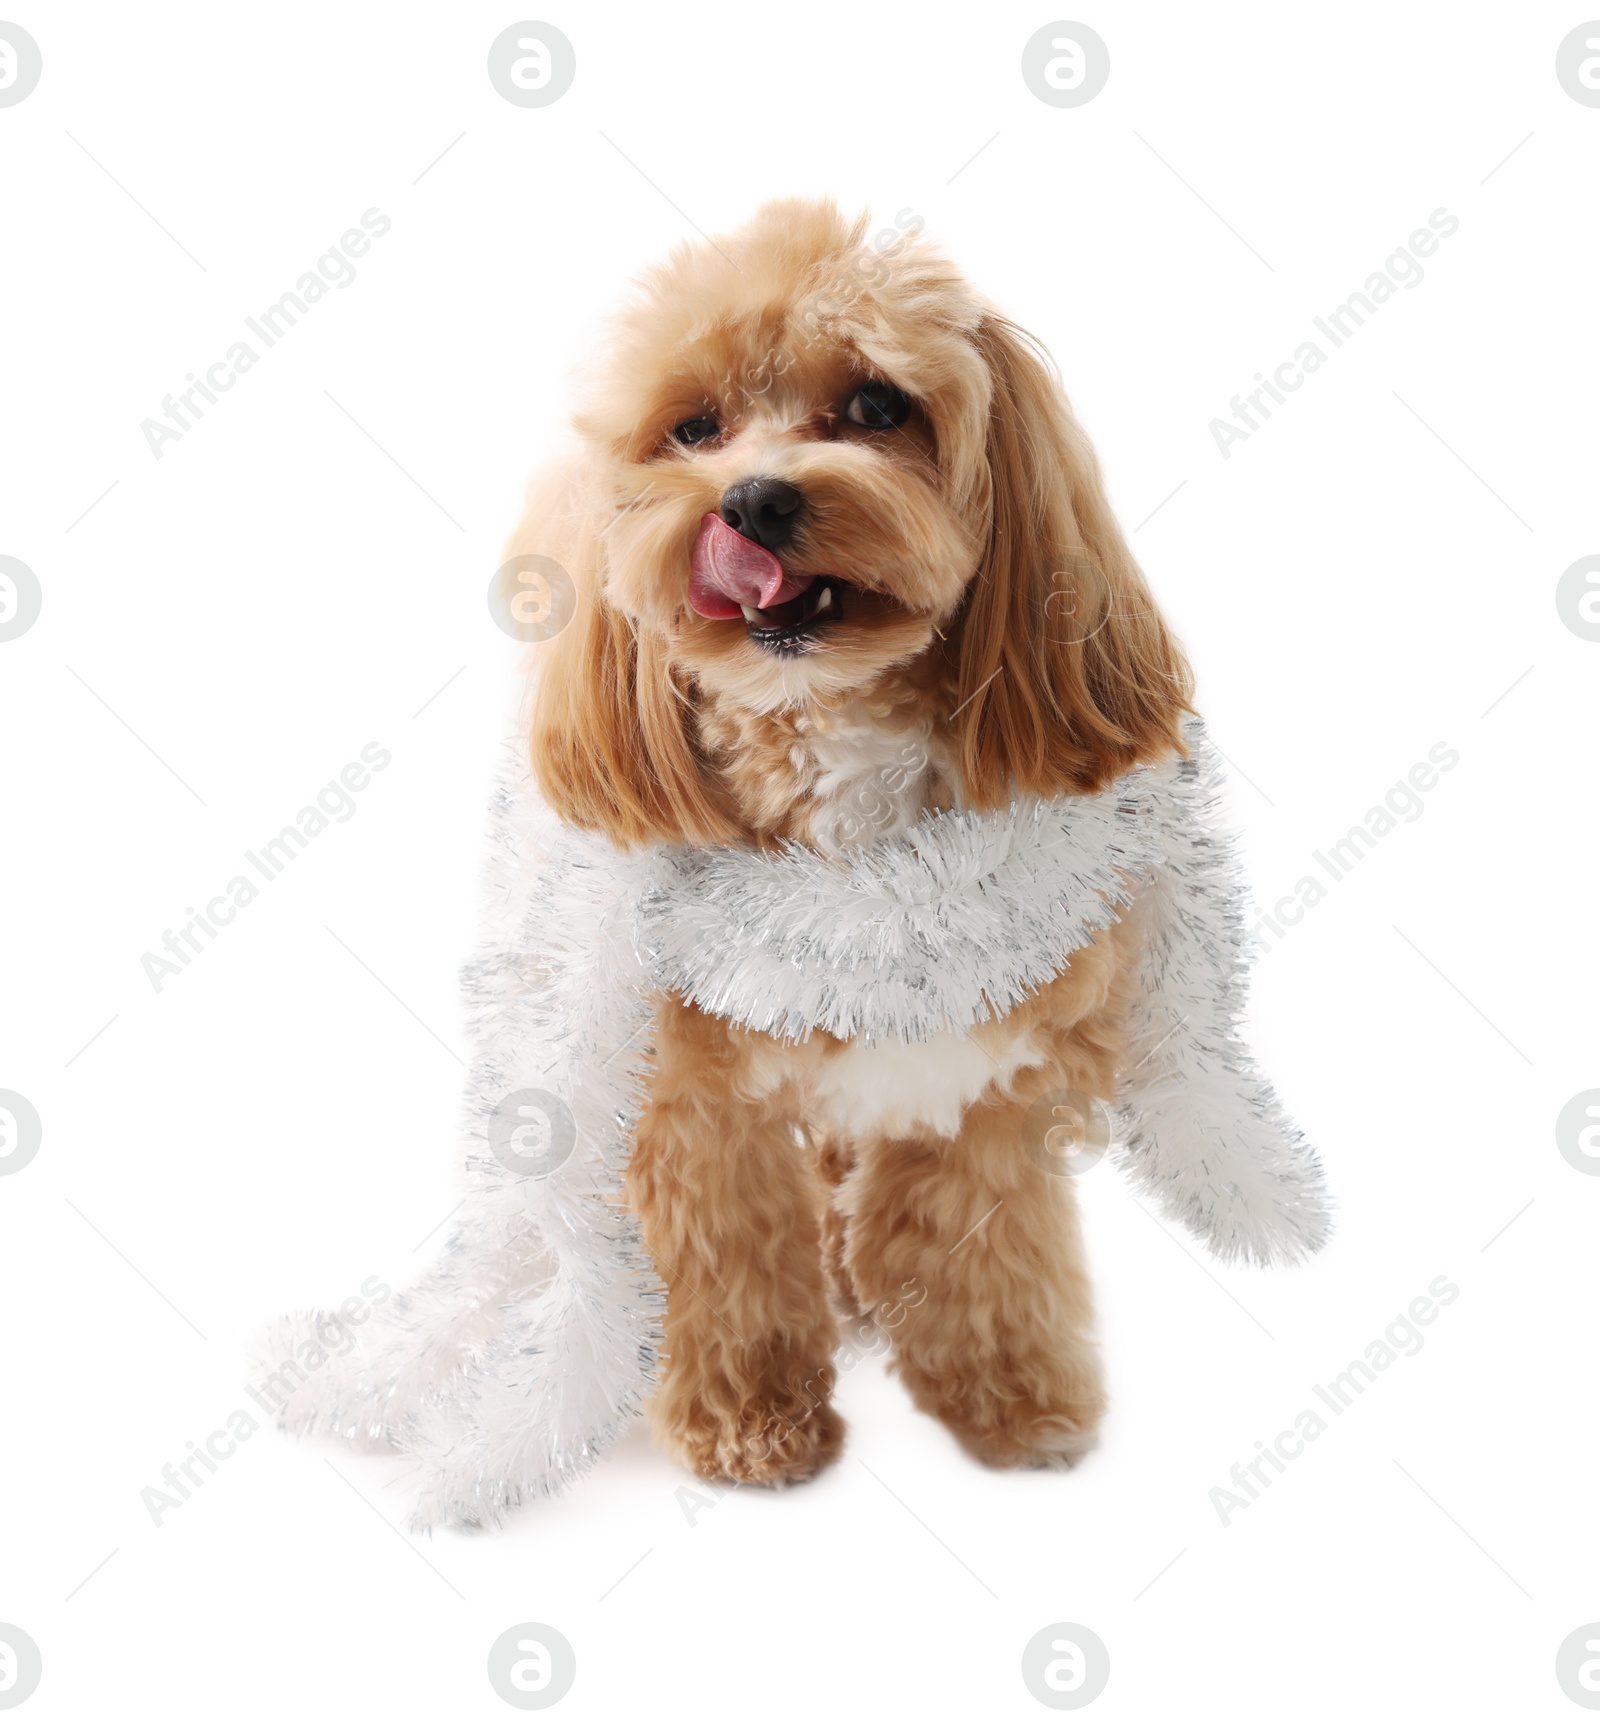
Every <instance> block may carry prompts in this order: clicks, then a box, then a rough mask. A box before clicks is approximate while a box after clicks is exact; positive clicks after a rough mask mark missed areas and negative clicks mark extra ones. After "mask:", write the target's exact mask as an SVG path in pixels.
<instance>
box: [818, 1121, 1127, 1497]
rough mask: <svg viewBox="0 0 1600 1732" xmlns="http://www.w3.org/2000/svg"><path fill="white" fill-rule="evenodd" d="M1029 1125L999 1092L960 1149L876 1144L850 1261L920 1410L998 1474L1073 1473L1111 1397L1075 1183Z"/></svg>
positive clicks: (863, 1178)
mask: <svg viewBox="0 0 1600 1732" xmlns="http://www.w3.org/2000/svg"><path fill="white" fill-rule="evenodd" d="M1025 1115H1026V1102H1025V1101H1021V1100H1009V1099H1004V1100H996V1099H994V1098H993V1096H992V1095H991V1096H988V1097H986V1098H985V1099H983V1100H981V1101H979V1102H977V1103H976V1104H975V1105H973V1106H971V1107H970V1108H969V1109H968V1110H967V1114H966V1118H965V1121H964V1122H963V1124H962V1126H961V1130H960V1132H959V1134H958V1135H957V1136H955V1137H953V1138H944V1137H935V1136H925V1137H924V1136H912V1137H879V1138H876V1139H872V1140H870V1141H867V1142H865V1143H864V1144H863V1145H862V1146H861V1148H860V1154H859V1159H858V1164H857V1168H856V1171H855V1173H854V1174H853V1175H852V1176H851V1178H850V1179H849V1180H847V1181H846V1184H845V1186H844V1188H843V1191H842V1193H841V1195H842V1197H843V1198H844V1199H845V1200H846V1209H847V1216H848V1226H847V1228H846V1231H845V1260H846V1263H847V1266H848V1268H849V1272H850V1276H851V1279H852V1281H853V1284H854V1287H855V1290H856V1292H857V1294H858V1295H859V1296H860V1299H861V1301H862V1304H863V1307H864V1308H865V1309H866V1310H867V1311H868V1313H869V1314H870V1315H871V1316H873V1317H875V1318H876V1319H878V1321H879V1323H880V1326H881V1327H882V1328H883V1331H884V1333H885V1334H886V1335H887V1336H888V1338H889V1341H890V1343H891V1346H892V1350H893V1353H894V1359H895V1364H896V1368H897V1369H898V1370H899V1372H900V1375H901V1377H902V1378H903V1380H904V1381H905V1384H906V1386H907V1388H908V1389H909V1390H910V1392H911V1395H912V1399H913V1400H914V1401H915V1402H916V1404H917V1406H918V1407H920V1408H922V1409H923V1411H924V1412H926V1413H931V1414H933V1415H934V1416H935V1417H936V1418H938V1419H941V1420H943V1421H944V1423H945V1424H946V1425H947V1426H949V1428H950V1430H951V1431H953V1432H954V1433H955V1435H956V1436H957V1437H958V1438H959V1439H960V1441H961V1442H962V1443H963V1444H964V1445H965V1446H966V1447H967V1449H969V1450H970V1451H971V1452H972V1453H973V1454H974V1455H976V1456H977V1457H978V1458H979V1460H981V1461H985V1462H987V1463H989V1464H990V1465H991V1466H994V1467H1023V1466H1037V1467H1065V1466H1070V1465H1071V1464H1072V1463H1073V1462H1075V1461H1076V1460H1077V1459H1078V1458H1079V1457H1080V1456H1081V1455H1083V1454H1084V1453H1085V1452H1086V1451H1088V1450H1089V1449H1090V1448H1091V1447H1092V1446H1093V1443H1094V1436H1095V1428H1096V1425H1097V1424H1098V1422H1099V1419H1100V1415H1101V1413H1102V1411H1103V1409H1104V1406H1105V1398H1104V1395H1103V1394H1102V1390H1101V1380H1100V1359H1099V1354H1098V1352H1097V1351H1096V1349H1095V1346H1094V1343H1093V1340H1092V1337H1091V1326H1092V1301H1091V1297H1090V1290H1089V1279H1088V1274H1087V1271H1086V1269H1085V1267H1084V1257H1083V1246H1082V1243H1081V1240H1080V1238H1079V1234H1078V1222H1077V1211H1076V1208H1075V1206H1074V1201H1073V1196H1072V1189H1071V1186H1072V1181H1071V1180H1070V1179H1069V1178H1064V1177H1056V1176H1054V1175H1053V1174H1050V1173H1047V1172H1045V1171H1043V1170H1042V1169H1041V1167H1040V1166H1039V1165H1038V1164H1037V1163H1036V1162H1035V1161H1034V1159H1033V1158H1032V1156H1031V1154H1030V1152H1029V1141H1028V1138H1027V1136H1026V1135H1025V1132H1024V1119H1025Z"/></svg>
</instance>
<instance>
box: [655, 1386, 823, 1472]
mask: <svg viewBox="0 0 1600 1732" xmlns="http://www.w3.org/2000/svg"><path fill="white" fill-rule="evenodd" d="M844 1431H845V1427H844V1421H843V1420H842V1419H841V1418H840V1417H839V1415H838V1414H837V1413H836V1412H835V1411H834V1409H833V1407H832V1406H831V1405H830V1404H829V1403H828V1402H827V1401H819V1402H816V1403H814V1404H810V1405H806V1404H799V1403H794V1402H789V1403H784V1404H776V1403H770V1404H769V1403H766V1402H746V1403H745V1404H744V1405H743V1406H741V1407H740V1408H739V1409H738V1410H737V1411H723V1412H718V1411H716V1410H715V1409H714V1408H713V1407H711V1406H710V1405H709V1404H708V1403H707V1402H705V1401H704V1400H702V1399H698V1398H696V1399H692V1400H690V1401H687V1402H685V1403H682V1404H680V1405H679V1406H678V1408H677V1410H676V1411H663V1410H662V1409H661V1408H660V1407H658V1408H657V1411H656V1414H655V1432H656V1437H657V1440H658V1441H659V1442H660V1444H661V1446H662V1448H663V1449H665V1450H667V1451H668V1452H669V1453H670V1454H672V1455H674V1456H676V1457H677V1459H678V1460H679V1461H681V1462H682V1463H683V1464H684V1466H685V1467H687V1468H689V1469H691V1470H692V1471H693V1472H694V1473H697V1474H698V1475H700V1477H701V1478H702V1479H729V1480H734V1481H736V1482H738V1483H739V1484H741V1485H770V1486H782V1485H794V1484H796V1483H797V1482H798V1481H800V1480H806V1479H810V1478H811V1477H812V1475H813V1474H815V1473H818V1472H820V1471H821V1470H822V1469H823V1468H825V1467H827V1466H828V1465H829V1464H830V1463H831V1462H833V1461H835V1460H836V1459H837V1458H838V1455H839V1451H840V1450H841V1449H842V1448H843V1446H844Z"/></svg>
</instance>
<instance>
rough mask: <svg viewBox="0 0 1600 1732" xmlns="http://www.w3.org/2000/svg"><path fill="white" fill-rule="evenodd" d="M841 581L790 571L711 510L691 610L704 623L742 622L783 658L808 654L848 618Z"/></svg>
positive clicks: (697, 547) (698, 547) (694, 562)
mask: <svg viewBox="0 0 1600 1732" xmlns="http://www.w3.org/2000/svg"><path fill="white" fill-rule="evenodd" d="M848 589H849V585H848V584H846V583H845V582H844V581H843V579H842V578H837V577H804V576H800V575H798V574H794V573H790V572H786V571H785V570H784V569H783V566H782V564H781V563H780V562H779V560H778V559H777V557H776V556H775V555H774V554H773V553H771V552H770V551H769V550H768V549H767V548H764V547H762V546H760V545H759V544H758V543H756V542H753V541H749V540H747V539H746V538H745V537H744V536H742V535H740V534H739V533H738V532H737V531H736V530H734V529H732V528H730V527H729V526H728V525H727V524H726V523H724V522H723V521H722V519H721V518H720V517H718V516H717V514H716V513H715V512H712V511H708V512H707V513H706V515H705V516H704V517H703V518H701V520H700V535H699V538H698V539H697V540H696V542H695V544H694V551H693V553H692V555H691V556H690V562H689V605H690V607H692V608H693V609H694V611H695V612H696V613H697V614H699V615H700V617H701V618H702V619H726V620H736V619H740V618H743V620H744V628H745V630H746V631H747V632H748V633H749V634H750V641H751V642H752V643H755V644H759V645H760V646H761V647H762V648H763V649H767V650H773V651H775V652H776V653H778V654H792V653H794V652H796V651H798V650H802V649H806V648H808V647H810V645H811V644H813V643H814V642H816V640H817V639H818V638H819V637H820V636H821V635H822V633H823V632H824V631H825V630H826V629H827V628H828V626H829V625H831V624H834V623H836V622H837V621H839V620H840V619H842V618H843V617H844V609H845V597H846V593H847V591H848Z"/></svg>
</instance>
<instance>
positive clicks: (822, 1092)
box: [805, 1018, 1043, 1139]
mask: <svg viewBox="0 0 1600 1732" xmlns="http://www.w3.org/2000/svg"><path fill="white" fill-rule="evenodd" d="M1007 1020H1009V1019H1007ZM1024 1021H1025V1019H1021V1018H1019V1019H1016V1022H1015V1023H1014V1024H1013V1026H1012V1027H1010V1028H1008V1027H1007V1026H1006V1021H1005V1020H1003V1021H1001V1022H999V1023H987V1024H983V1025H982V1026H980V1027H978V1028H975V1029H971V1030H969V1031H968V1032H967V1033H965V1034H939V1035H935V1036H934V1037H933V1039H932V1040H926V1041H918V1042H916V1043H914V1044H913V1043H909V1042H905V1041H883V1042H879V1043H878V1044H876V1045H873V1046H869V1045H867V1044H866V1042H864V1041H850V1042H848V1043H847V1044H846V1045H844V1046H842V1047H838V1048H835V1049H834V1050H833V1051H832V1052H830V1053H828V1054H827V1055H826V1056H825V1057H824V1058H823V1059H822V1060H821V1062H820V1063H819V1064H817V1065H816V1066H815V1067H814V1068H813V1069H812V1070H811V1071H810V1073H809V1075H808V1077H807V1079H806V1083H807V1086H806V1089H805V1093H806V1101H807V1107H808V1109H809V1111H810V1114H811V1116H812V1118H813V1119H814V1120H815V1121H816V1122H817V1124H819V1125H820V1126H821V1127H822V1128H823V1129H825V1130H827V1131H829V1132H831V1133H833V1134H834V1135H836V1136H840V1137H844V1138H846V1139H857V1138H862V1137H868V1136H879V1137H897V1136H913V1135H917V1134H922V1135H931V1136H938V1137H953V1136H955V1135H956V1133H957V1132H958V1131H959V1130H960V1129H961V1122H962V1119H963V1118H964V1117H965V1116H966V1111H967V1108H968V1107H969V1106H971V1104H972V1103H973V1102H974V1101H975V1100H977V1098H978V1097H979V1096H980V1095H981V1094H982V1093H983V1092H984V1090H985V1089H987V1088H988V1087H989V1085H990V1084H991V1083H995V1084H998V1085H999V1086H1000V1087H1001V1088H1002V1089H1004V1088H1006V1087H1008V1086H1009V1085H1010V1083H1011V1081H1012V1079H1013V1078H1014V1077H1015V1075H1016V1073H1017V1072H1018V1071H1019V1070H1022V1069H1024V1068H1025V1067H1026V1066H1028V1065H1030V1064H1039V1063H1040V1062H1042V1059H1043V1054H1042V1053H1041V1052H1040V1050H1039V1048H1038V1047H1037V1046H1036V1045H1035V1043H1034V1039H1033V1033H1034V1029H1033V1025H1032V1023H1031V1020H1028V1021H1027V1024H1026V1026H1023V1023H1024Z"/></svg>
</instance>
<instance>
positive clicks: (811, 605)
mask: <svg viewBox="0 0 1600 1732" xmlns="http://www.w3.org/2000/svg"><path fill="white" fill-rule="evenodd" d="M847 588H848V585H847V584H846V583H845V582H844V580H843V579H842V578H837V577H814V578H813V579H812V580H811V583H810V585H809V586H808V587H807V588H806V589H803V590H802V591H801V592H800V594H799V595H797V596H794V597H792V598H791V599H790V600H788V601H780V602H778V603H776V604H775V605H774V606H772V607H752V606H751V605H750V603H749V602H741V603H740V612H741V613H743V615H744V622H745V630H746V631H747V632H748V633H749V635H750V641H751V642H752V643H756V644H760V645H761V647H762V648H763V649H770V650H779V651H783V650H789V649H797V648H800V647H802V646H804V645H805V644H808V643H810V642H811V641H812V640H814V639H815V638H816V637H817V636H818V635H819V634H820V633H821V632H823V631H824V630H825V629H826V628H827V627H828V626H829V625H830V624H832V623H834V622H835V621H837V620H840V619H843V617H844V603H845V592H846V590H847Z"/></svg>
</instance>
